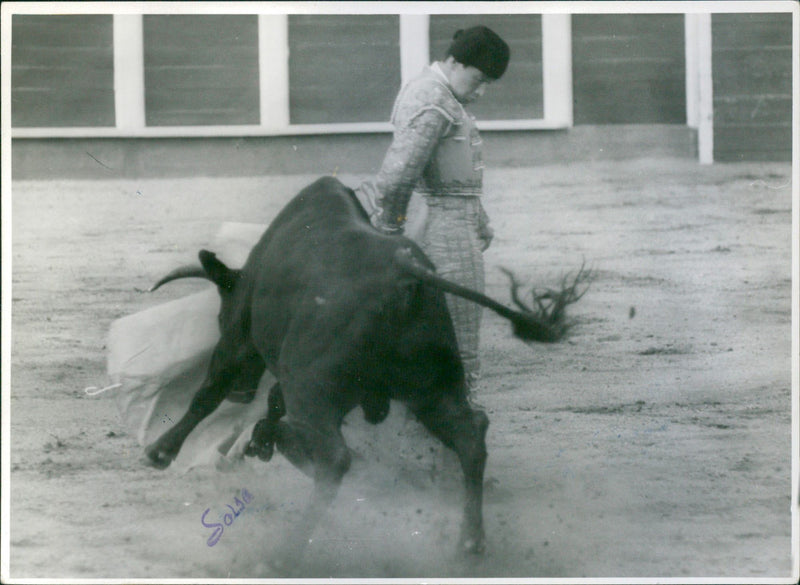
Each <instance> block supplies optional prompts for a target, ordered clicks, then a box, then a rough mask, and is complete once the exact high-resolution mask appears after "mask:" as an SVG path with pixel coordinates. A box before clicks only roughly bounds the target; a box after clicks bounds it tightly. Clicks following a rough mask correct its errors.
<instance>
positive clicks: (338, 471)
mask: <svg viewBox="0 0 800 585" xmlns="http://www.w3.org/2000/svg"><path fill="white" fill-rule="evenodd" d="M315 422H316V421H315ZM275 444H276V445H277V447H278V450H279V451H280V452H281V453H282V454H283V455H284V456H285V457H286V458H287V459H288V460H289V461H290V462H291V463H292V464H293V465H295V466H296V467H297V468H299V469H300V470H301V471H303V472H304V473H306V474H307V475H310V476H311V477H313V478H314V488H313V491H312V494H311V498H310V501H309V503H308V505H307V507H306V509H305V510H304V511H303V514H302V516H301V517H300V519H299V520H298V521H296V522H294V523H293V524H292V528H291V530H290V531H289V534H288V535H287V536H286V538H285V540H284V541H283V542H282V543H281V545H280V547H279V549H278V551H277V554H276V556H275V558H274V559H273V560H272V561H271V564H272V565H273V566H274V567H275V568H276V569H278V570H279V571H281V572H284V573H286V572H291V568H292V567H295V566H296V565H297V563H298V562H299V560H300V558H301V557H302V555H303V552H304V550H305V548H306V546H308V543H309V539H310V538H311V535H312V533H313V532H314V528H315V527H316V525H317V524H318V523H319V520H320V518H321V517H322V515H323V514H325V512H326V511H327V509H328V508H329V507H330V505H331V503H332V502H333V500H334V498H335V497H336V494H337V493H338V491H339V486H340V485H341V483H342V478H343V477H344V474H345V473H347V470H348V469H349V468H350V451H349V449H348V448H347V445H346V444H345V442H344V438H343V437H342V434H341V432H340V431H339V429H338V426H336V425H333V426H328V425H319V424H318V423H316V424H311V423H300V422H297V421H293V422H285V421H279V422H278V424H277V430H276V434H275Z"/></svg>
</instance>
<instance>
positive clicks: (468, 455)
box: [146, 177, 580, 556]
mask: <svg viewBox="0 0 800 585" xmlns="http://www.w3.org/2000/svg"><path fill="white" fill-rule="evenodd" d="M200 261H201V264H202V268H200V267H184V268H179V269H178V270H176V271H173V272H172V273H171V274H170V275H168V276H166V277H165V278H163V279H162V280H161V281H160V282H159V283H158V284H156V285H155V286H154V287H153V289H155V288H157V287H158V286H161V285H162V284H164V283H165V282H168V281H170V280H174V279H176V278H183V277H190V276H194V277H202V278H207V279H209V280H211V281H212V282H214V283H215V284H216V285H217V287H218V289H219V294H220V296H221V299H222V302H221V308H220V313H219V327H220V333H221V336H220V340H219V342H218V343H217V346H216V348H215V349H214V352H213V355H212V358H211V362H210V365H209V369H208V374H207V376H206V378H205V381H204V382H203V384H202V386H201V387H200V389H199V390H198V391H197V393H196V395H195V396H194V398H193V400H192V402H191V405H190V407H189V410H188V412H187V413H186V414H185V415H184V416H183V418H181V420H180V421H179V422H178V423H177V424H176V425H175V426H174V427H172V428H171V429H170V430H169V431H167V432H166V433H165V434H164V435H162V436H161V437H160V438H159V439H158V440H157V441H155V442H154V443H153V444H151V445H149V446H148V447H147V449H146V454H147V456H148V458H149V460H150V461H151V462H152V464H153V465H155V466H157V467H166V466H168V465H169V464H170V462H171V461H172V460H173V459H174V458H175V457H176V456H177V454H178V451H179V450H180V448H181V445H182V444H183V442H184V440H185V439H186V437H187V436H188V435H189V433H190V432H191V431H192V429H194V427H195V426H196V425H197V424H198V423H199V422H200V421H201V420H203V418H205V417H206V416H208V415H209V414H210V413H211V412H212V411H214V409H215V408H216V407H217V406H218V405H219V404H220V403H221V402H222V400H224V399H225V398H226V396H227V395H228V394H229V393H230V392H232V391H234V390H247V389H252V388H255V387H256V386H257V385H258V383H259V380H260V378H261V376H262V374H263V373H264V370H265V368H266V369H268V370H269V371H270V372H271V373H272V374H273V375H274V376H275V378H276V379H277V382H276V383H275V385H274V386H273V387H272V388H271V390H270V393H269V399H268V409H267V412H266V413H265V417H264V418H263V419H261V420H260V421H259V423H258V424H257V425H256V427H255V429H254V431H253V435H252V438H251V440H250V443H249V444H248V447H247V449H246V454H248V455H257V456H258V457H260V458H261V459H263V460H269V459H270V458H271V456H272V453H273V449H274V446H277V448H278V450H279V451H280V452H281V453H282V454H283V455H284V456H285V457H286V458H287V459H288V460H289V461H291V462H292V463H293V464H294V465H296V466H297V467H298V468H300V469H301V470H303V471H304V472H306V473H307V474H309V475H310V476H311V477H313V479H314V489H313V494H312V497H311V502H310V505H309V506H308V508H307V509H306V511H305V513H304V516H303V518H302V520H301V521H300V522H297V523H296V525H295V527H294V528H293V530H292V534H290V535H289V536H288V538H287V540H286V541H285V543H284V545H283V547H284V548H283V554H284V555H289V556H294V555H299V554H300V553H301V552H302V550H303V547H304V544H305V543H307V542H308V538H309V537H310V535H311V532H312V531H313V529H314V526H315V524H316V521H317V519H318V518H319V516H320V514H321V513H322V512H323V511H324V510H325V509H326V508H327V507H328V505H329V504H330V503H331V502H332V500H333V499H334V497H335V495H336V492H337V490H338V487H339V485H340V483H341V480H342V477H343V476H344V474H345V472H347V470H348V467H349V465H350V453H349V450H348V447H347V445H346V444H345V442H344V439H343V437H342V434H341V425H342V420H343V419H344V417H345V415H346V414H347V413H348V412H349V411H351V410H352V409H353V408H355V407H356V406H361V408H362V409H363V412H364V416H365V418H366V419H367V420H368V421H369V422H371V423H378V422H381V421H382V420H384V418H386V416H387V414H388V412H389V402H390V400H398V401H401V402H403V403H405V404H406V405H407V406H408V408H409V409H410V410H411V411H412V412H413V413H414V415H415V416H416V417H417V419H418V420H419V421H420V422H421V423H422V424H423V425H424V426H425V427H426V428H427V429H428V430H429V431H430V432H431V433H432V434H433V435H434V436H436V437H437V438H438V439H439V440H441V441H442V443H444V444H445V445H446V446H447V447H449V448H450V449H452V450H454V451H455V452H456V454H457V455H458V458H459V460H460V463H461V467H462V470H463V473H464V483H465V488H466V499H465V506H464V518H463V523H462V528H461V539H460V546H461V548H462V549H463V550H464V551H466V552H481V551H482V550H483V548H484V530H483V516H482V500H483V473H484V467H485V463H486V455H487V454H486V444H485V435H486V429H487V427H488V425H489V420H488V418H487V416H486V414H484V413H483V412H482V411H480V410H475V409H473V408H472V407H471V406H470V404H469V403H468V401H467V389H466V384H465V377H464V370H463V367H462V364H461V361H460V358H459V354H458V347H457V344H456V337H455V333H454V330H453V325H452V322H451V319H450V314H449V312H448V310H447V305H446V303H445V297H444V292H443V291H448V292H450V293H452V294H456V295H460V296H464V297H466V298H469V299H470V300H472V301H475V302H477V303H480V304H482V305H484V306H487V307H489V308H491V309H492V310H494V311H496V312H497V313H499V314H501V315H502V316H504V317H506V318H508V319H510V320H511V321H512V323H513V325H514V331H515V333H516V334H517V335H518V336H519V337H522V338H524V339H531V340H537V341H555V340H557V339H558V338H559V337H560V336H561V335H562V334H563V332H564V330H565V326H564V323H563V321H564V320H563V309H564V307H565V306H566V305H567V304H569V303H571V302H574V301H575V300H577V298H579V296H580V295H577V294H575V284H573V287H572V289H571V292H570V291H569V290H568V291H567V294H563V293H564V291H562V294H561V297H558V294H555V295H553V294H550V295H549V298H550V299H551V301H553V302H554V305H555V308H554V309H552V308H551V310H550V311H549V312H547V311H544V312H542V311H536V312H534V311H528V310H524V311H523V312H518V311H513V310H511V309H508V308H507V307H505V306H503V305H500V304H499V303H497V302H495V301H493V300H491V299H489V298H488V297H485V296H484V295H481V294H479V293H476V292H474V291H471V290H468V289H464V288H462V287H459V286H457V285H454V284H452V283H449V282H447V281H445V280H443V279H441V278H439V277H438V276H436V274H435V273H434V270H435V268H434V266H433V265H432V264H431V262H430V261H429V260H428V259H427V258H426V257H425V255H424V254H423V252H422V251H421V250H420V248H419V247H418V246H417V245H416V244H414V242H412V241H411V240H409V239H407V238H405V237H398V236H386V235H383V234H381V233H379V232H378V231H377V230H375V229H374V228H373V227H372V226H371V225H370V223H369V219H368V217H367V216H366V214H365V213H364V211H363V209H362V208H361V206H360V205H359V204H358V202H357V199H356V198H355V195H354V193H353V191H351V190H350V189H348V188H347V187H345V186H344V185H342V184H341V183H340V182H339V181H338V180H336V179H334V178H331V177H323V178H321V179H319V180H317V181H316V182H314V183H313V184H311V185H310V186H308V187H306V188H305V189H303V190H302V191H301V192H300V193H299V194H298V195H297V196H296V197H295V198H294V199H293V200H292V201H291V202H290V203H289V204H288V205H287V206H286V207H285V208H284V209H283V210H282V211H281V213H280V214H279V215H278V216H277V217H276V218H275V220H274V221H273V222H272V223H271V224H270V226H269V228H268V229H267V230H266V232H265V233H264V234H263V236H262V237H261V239H260V241H259V242H258V243H257V244H256V245H255V246H254V247H253V249H252V251H251V252H250V255H249V257H248V259H247V262H246V263H245V265H244V267H243V268H242V269H241V270H232V269H229V268H228V267H227V266H225V265H224V264H223V263H222V262H220V261H219V260H217V258H216V257H215V256H214V254H212V253H210V252H207V251H205V250H204V251H201V252H200ZM577 280H578V279H577V278H576V284H577ZM513 284H514V288H513V293H514V300H515V301H516V302H517V304H518V305H519V306H520V307H521V308H523V309H526V307H524V305H522V304H521V303H520V302H519V300H518V298H517V296H516V290H517V288H516V283H513ZM547 296H548V295H544V296H543V297H540V298H546V297H547ZM554 299H555V300H554ZM537 303H538V304H539V306H540V308H541V307H542V302H541V300H539V299H537Z"/></svg>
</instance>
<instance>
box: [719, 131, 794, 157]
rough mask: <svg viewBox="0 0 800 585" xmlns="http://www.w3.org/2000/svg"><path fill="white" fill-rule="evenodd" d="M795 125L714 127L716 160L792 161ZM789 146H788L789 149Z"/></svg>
mask: <svg viewBox="0 0 800 585" xmlns="http://www.w3.org/2000/svg"><path fill="white" fill-rule="evenodd" d="M791 141H792V128H791V126H786V125H783V124H782V125H778V126H772V125H764V124H762V125H757V126H731V125H728V126H724V127H716V126H715V128H714V160H716V161H721V162H722V161H790V160H792V150H791ZM786 145H789V147H788V148H787V146H786Z"/></svg>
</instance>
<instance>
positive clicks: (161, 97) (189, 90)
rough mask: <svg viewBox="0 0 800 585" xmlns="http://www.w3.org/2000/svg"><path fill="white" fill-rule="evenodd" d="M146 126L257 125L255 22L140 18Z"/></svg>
mask: <svg viewBox="0 0 800 585" xmlns="http://www.w3.org/2000/svg"><path fill="white" fill-rule="evenodd" d="M143 26H144V65H145V109H146V119H147V125H148V126H173V125H175V126H183V125H198V126H206V125H226V124H258V123H259V118H260V114H259V72H258V58H259V56H258V17H257V16H254V15H243V16H239V15H236V16H233V15H196V14H195V15H145V16H144V23H143Z"/></svg>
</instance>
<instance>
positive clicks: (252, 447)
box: [244, 439, 275, 461]
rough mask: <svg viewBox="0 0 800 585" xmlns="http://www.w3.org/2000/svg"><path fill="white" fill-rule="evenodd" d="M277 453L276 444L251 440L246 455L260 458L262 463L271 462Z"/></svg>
mask: <svg viewBox="0 0 800 585" xmlns="http://www.w3.org/2000/svg"><path fill="white" fill-rule="evenodd" d="M274 453H275V443H271V442H270V443H259V442H258V441H256V440H255V439H251V440H250V442H249V443H248V444H247V448H246V449H245V451H244V454H245V455H247V456H248V457H258V458H259V459H261V461H269V460H270V459H272V455H273V454H274Z"/></svg>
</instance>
